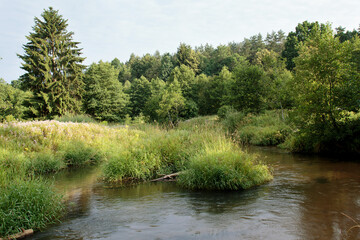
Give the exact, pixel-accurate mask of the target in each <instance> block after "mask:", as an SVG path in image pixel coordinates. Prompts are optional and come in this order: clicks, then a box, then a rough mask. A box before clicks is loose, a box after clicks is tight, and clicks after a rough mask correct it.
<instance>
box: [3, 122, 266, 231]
mask: <svg viewBox="0 0 360 240" xmlns="http://www.w3.org/2000/svg"><path fill="white" fill-rule="evenodd" d="M99 163H100V164H102V169H103V179H104V180H105V181H107V182H110V183H119V182H120V183H126V182H134V181H135V182H137V181H144V180H149V179H152V178H156V177H159V176H161V175H163V174H170V173H175V172H181V175H180V177H179V184H180V186H183V187H186V188H191V189H221V190H225V189H230V190H238V189H246V188H249V187H252V186H256V185H259V184H262V183H265V182H267V181H269V180H270V179H271V174H270V172H269V170H268V168H267V166H265V165H263V164H259V163H258V162H257V161H256V159H254V158H253V157H252V156H251V155H248V154H246V153H244V152H242V151H241V150H240V149H239V147H238V146H237V145H236V144H235V143H234V142H233V141H232V140H231V139H230V138H227V137H226V135H225V134H224V131H223V129H222V126H221V125H220V124H219V123H218V121H217V117H216V116H209V117H200V118H195V119H191V120H188V121H185V122H181V123H179V125H178V127H177V128H175V129H170V130H166V129H163V128H161V127H159V126H154V125H148V124H141V125H139V124H137V125H134V126H131V127H129V126H126V125H125V126H124V125H111V126H108V125H104V124H98V123H74V122H59V121H33V122H11V123H4V124H0V204H1V206H0V211H1V212H0V217H1V218H0V219H1V220H2V223H1V232H0V235H2V236H4V235H8V234H12V233H15V232H17V231H19V229H20V228H33V229H34V230H39V229H43V228H45V227H46V225H47V224H50V223H53V222H54V221H57V220H58V219H59V217H60V216H61V213H62V208H63V205H62V204H63V203H62V201H61V196H59V195H58V194H56V193H55V192H54V191H53V188H51V187H49V186H48V185H49V183H47V182H44V181H43V180H41V179H39V177H38V176H40V175H42V174H52V173H54V172H57V171H60V170H62V169H64V168H68V167H82V166H86V165H93V164H99ZM10 215H11V217H9V216H10Z"/></svg>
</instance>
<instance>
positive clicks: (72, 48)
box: [18, 7, 85, 118]
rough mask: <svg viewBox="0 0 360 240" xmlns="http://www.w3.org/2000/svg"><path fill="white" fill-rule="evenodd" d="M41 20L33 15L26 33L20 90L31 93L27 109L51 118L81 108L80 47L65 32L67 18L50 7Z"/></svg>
mask: <svg viewBox="0 0 360 240" xmlns="http://www.w3.org/2000/svg"><path fill="white" fill-rule="evenodd" d="M41 17H42V18H43V20H41V19H39V18H35V26H34V27H33V31H34V32H32V33H30V35H29V36H27V39H28V41H29V42H28V43H27V44H25V45H24V47H23V48H24V51H25V53H24V55H18V56H19V57H20V58H21V60H23V62H24V63H23V64H22V67H21V68H22V69H23V70H25V71H26V73H25V74H24V75H22V76H21V78H20V81H21V87H22V88H23V90H29V91H32V92H33V96H32V98H31V101H30V103H31V106H30V109H31V111H32V113H33V115H34V116H35V117H38V118H51V117H53V116H56V115H63V114H64V113H65V112H75V113H78V112H80V111H81V97H82V94H83V81H82V70H83V69H84V68H85V67H84V66H83V65H82V64H81V63H82V61H83V60H84V58H82V57H80V55H81V49H79V48H78V47H77V45H78V44H79V43H78V42H74V41H73V32H68V31H67V29H66V28H67V26H68V24H67V20H65V19H63V17H62V16H61V15H59V14H58V11H56V10H54V9H53V8H51V7H50V8H49V9H47V10H44V12H43V13H42V14H41Z"/></svg>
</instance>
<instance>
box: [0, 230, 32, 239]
mask: <svg viewBox="0 0 360 240" xmlns="http://www.w3.org/2000/svg"><path fill="white" fill-rule="evenodd" d="M21 231H22V232H19V233H16V234H14V235H10V236H7V237H4V238H0V240H6V239H23V238H25V237H27V236H30V235H33V234H34V231H33V230H32V229H28V230H24V229H21Z"/></svg>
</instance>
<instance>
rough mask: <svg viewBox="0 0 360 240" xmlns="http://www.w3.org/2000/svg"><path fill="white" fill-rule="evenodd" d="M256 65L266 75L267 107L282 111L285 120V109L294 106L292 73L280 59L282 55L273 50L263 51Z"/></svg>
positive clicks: (257, 57)
mask: <svg viewBox="0 0 360 240" xmlns="http://www.w3.org/2000/svg"><path fill="white" fill-rule="evenodd" d="M255 63H256V64H257V65H258V66H260V67H261V68H262V69H263V70H264V71H265V74H266V78H265V81H264V89H265V96H264V99H265V101H266V105H267V106H266V107H267V108H271V109H281V110H282V116H283V119H284V112H283V109H284V108H290V107H291V106H292V105H293V92H292V91H291V85H292V81H293V75H292V73H291V72H290V71H289V70H287V69H286V67H285V62H284V60H283V59H281V58H280V55H279V54H278V53H276V52H274V51H272V50H271V51H269V50H267V49H263V50H262V51H260V52H258V53H257V54H256V59H255Z"/></svg>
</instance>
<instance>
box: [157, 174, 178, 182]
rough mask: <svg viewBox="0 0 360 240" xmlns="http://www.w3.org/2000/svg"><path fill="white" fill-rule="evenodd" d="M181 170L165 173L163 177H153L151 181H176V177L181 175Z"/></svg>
mask: <svg viewBox="0 0 360 240" xmlns="http://www.w3.org/2000/svg"><path fill="white" fill-rule="evenodd" d="M180 173H181V172H177V173H172V174H169V175H165V176H163V177H161V178H156V179H153V180H151V182H160V181H176V179H175V178H176V177H177V176H179V174H180Z"/></svg>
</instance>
